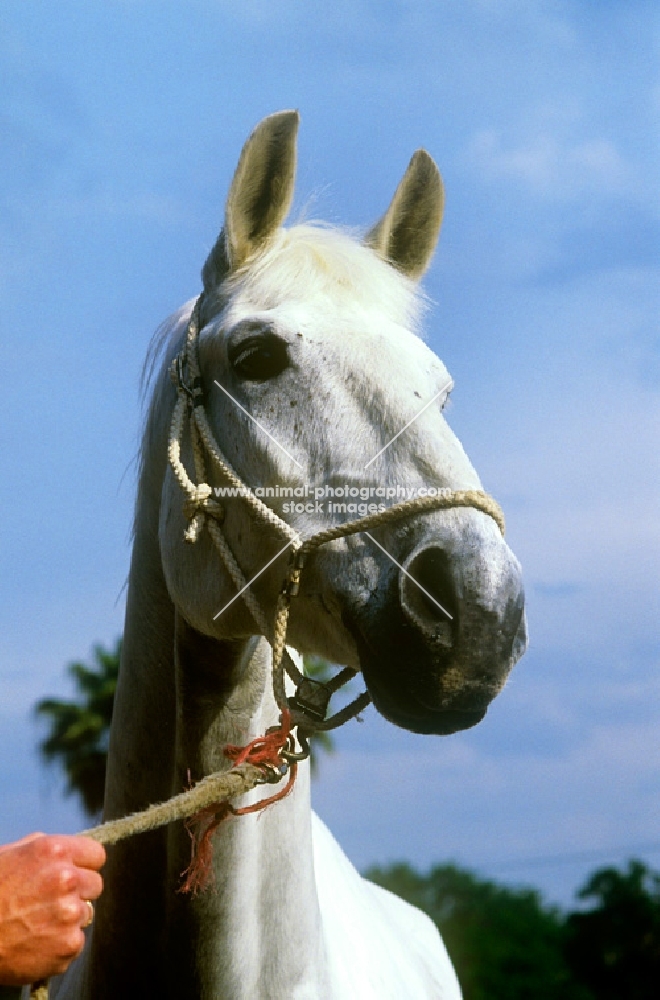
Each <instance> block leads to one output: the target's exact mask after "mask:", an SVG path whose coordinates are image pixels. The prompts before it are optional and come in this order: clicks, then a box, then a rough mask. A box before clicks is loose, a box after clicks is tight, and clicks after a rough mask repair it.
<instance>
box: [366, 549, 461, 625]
mask: <svg viewBox="0 0 660 1000" xmlns="http://www.w3.org/2000/svg"><path fill="white" fill-rule="evenodd" d="M364 533H365V535H366V536H367V538H370V539H371V541H372V542H373V543H374V545H377V546H378V548H379V549H380V550H381V551H382V552H384V553H385V555H386V556H387V558H388V559H391V560H392V562H393V563H394V565H395V566H398V567H399V569H400V570H401V572H402V573H404V574H405V575H406V576H407V577H408V579H409V580H412V582H413V583H414V584H415V586H416V587H419V589H420V590H421V592H422V593H423V594H426V596H427V597H428V599H429V601H433V603H434V604H437V606H438V607H439V608H440V610H441V611H442V613H443V614H445V615H447V618H449V620H450V621H453V620H454V616H453V615H450V614H449V612H448V611H447V609H446V608H443V606H442V604H440V601H436V599H435V597H434V596H433V594H429V592H428V590H425V589H424V587H422V585H421V583H419V581H418V580H416V579H415V577H414V576H411V575H410V573H409V572H408V570H407V569H404V567H403V566H402V565H401V563H398V562H397V561H396V559H395V558H394V556H393V555H392V554H391V553H389V552H388V551H387V549H384V548H383V546H382V545H381V544H380V542H377V541H376V539H375V538H374V536H373V535H370V534H369V532H368V531H365V532H364Z"/></svg>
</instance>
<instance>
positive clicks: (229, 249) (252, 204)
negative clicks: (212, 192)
mask: <svg viewBox="0 0 660 1000" xmlns="http://www.w3.org/2000/svg"><path fill="white" fill-rule="evenodd" d="M299 121H300V116H299V114H298V112H297V111H279V112H277V114H274V115H269V116H268V118H264V119H263V121H261V122H259V124H258V125H257V127H256V128H255V130H254V132H253V133H252V135H251V136H250V137H249V139H248V140H247V142H246V143H245V145H244V146H243V150H242V152H241V156H240V159H239V161H238V166H237V167H236V173H235V174H234V179H233V180H232V182H231V188H230V189H229V196H228V198H227V205H226V208H225V225H224V229H223V230H222V232H221V233H220V236H219V237H218V239H217V241H216V244H215V246H214V247H213V249H212V250H211V253H210V254H209V256H208V259H207V261H206V263H205V264H204V268H203V270H202V279H203V281H204V288H205V290H210V289H211V288H213V287H215V285H217V284H218V283H219V282H220V281H221V280H222V279H223V278H224V277H226V275H227V274H228V273H230V272H231V271H235V270H237V268H239V267H241V266H242V265H243V264H244V263H245V262H246V260H247V259H248V258H249V257H250V256H251V255H252V254H253V253H254V252H255V251H256V250H258V249H259V247H260V246H262V245H263V243H264V242H265V241H266V240H267V239H268V237H269V236H271V235H272V233H273V232H274V231H275V230H276V229H277V228H278V227H279V226H280V225H281V224H282V222H283V221H284V219H285V218H286V215H287V212H288V211H289V208H290V207H291V201H292V199H293V184H294V180H295V173H296V136H297V134H298V123H299Z"/></svg>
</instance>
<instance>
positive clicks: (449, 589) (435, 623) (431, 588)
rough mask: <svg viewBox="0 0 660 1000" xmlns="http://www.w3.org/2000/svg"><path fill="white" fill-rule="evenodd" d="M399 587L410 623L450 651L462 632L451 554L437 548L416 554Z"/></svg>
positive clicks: (401, 574)
mask: <svg viewBox="0 0 660 1000" xmlns="http://www.w3.org/2000/svg"><path fill="white" fill-rule="evenodd" d="M399 587H400V598H401V607H402V608H403V611H404V613H405V614H406V616H407V617H408V618H409V619H410V621H411V622H412V623H413V624H414V625H416V626H417V628H419V629H421V630H422V632H423V633H424V634H425V635H426V636H428V637H429V638H431V639H433V641H434V642H435V643H439V644H440V645H442V646H445V647H446V648H447V649H449V648H450V647H451V646H452V645H453V643H454V638H455V636H456V633H457V629H458V598H457V595H456V589H455V586H454V581H453V579H452V574H451V570H450V565H449V557H448V556H447V553H446V552H445V551H444V550H443V549H440V548H437V547H436V546H430V547H429V548H425V549H422V550H421V552H420V551H419V550H418V551H417V552H415V553H413V554H412V556H410V557H409V558H408V561H407V562H406V563H405V564H404V566H403V571H402V572H401V573H400V582H399Z"/></svg>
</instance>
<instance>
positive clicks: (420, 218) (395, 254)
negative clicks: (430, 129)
mask: <svg viewBox="0 0 660 1000" xmlns="http://www.w3.org/2000/svg"><path fill="white" fill-rule="evenodd" d="M444 204H445V193H444V188H443V185H442V177H441V176H440V171H439V170H438V168H437V167H436V165H435V163H434V161H433V159H432V158H431V157H430V156H429V154H428V153H427V152H426V150H425V149H418V150H417V152H416V153H415V154H414V155H413V158H412V160H411V161H410V163H409V164H408V169H407V170H406V172H405V174H404V175H403V178H402V180H401V183H400V184H399V186H398V188H397V189H396V191H395V193H394V197H393V198H392V202H391V204H390V207H389V208H388V210H387V211H386V213H385V215H384V216H383V218H382V219H381V220H380V222H377V223H376V225H375V226H374V227H373V229H371V230H370V231H369V232H368V233H367V235H366V237H365V243H366V244H367V246H370V247H371V248H372V249H373V250H375V251H376V253H377V254H378V256H379V257H382V258H383V259H384V260H386V261H388V262H389V263H390V264H393V265H394V267H396V268H398V270H399V271H403V273H404V274H406V275H407V276H408V277H409V278H413V279H414V280H418V279H419V278H421V276H422V275H423V274H424V271H425V270H426V268H427V267H428V266H429V263H430V261H431V257H432V256H433V251H434V250H435V245H436V243H437V242H438V235H439V233H440V223H441V222H442V211H443V208H444Z"/></svg>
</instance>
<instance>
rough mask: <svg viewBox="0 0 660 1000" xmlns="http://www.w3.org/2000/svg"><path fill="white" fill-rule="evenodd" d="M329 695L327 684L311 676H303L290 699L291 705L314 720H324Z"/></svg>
mask: <svg viewBox="0 0 660 1000" xmlns="http://www.w3.org/2000/svg"><path fill="white" fill-rule="evenodd" d="M331 697H332V691H331V690H328V687H327V685H326V684H324V683H323V682H322V681H315V680H314V679H313V678H312V677H303V679H302V680H301V682H300V684H299V685H298V687H297V688H296V693H295V694H294V696H293V698H292V699H291V707H292V708H297V709H298V711H299V712H302V713H303V715H305V716H306V717H307V718H308V719H311V720H312V721H314V722H324V721H325V717H326V715H327V714H328V705H329V704H330V699H331Z"/></svg>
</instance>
